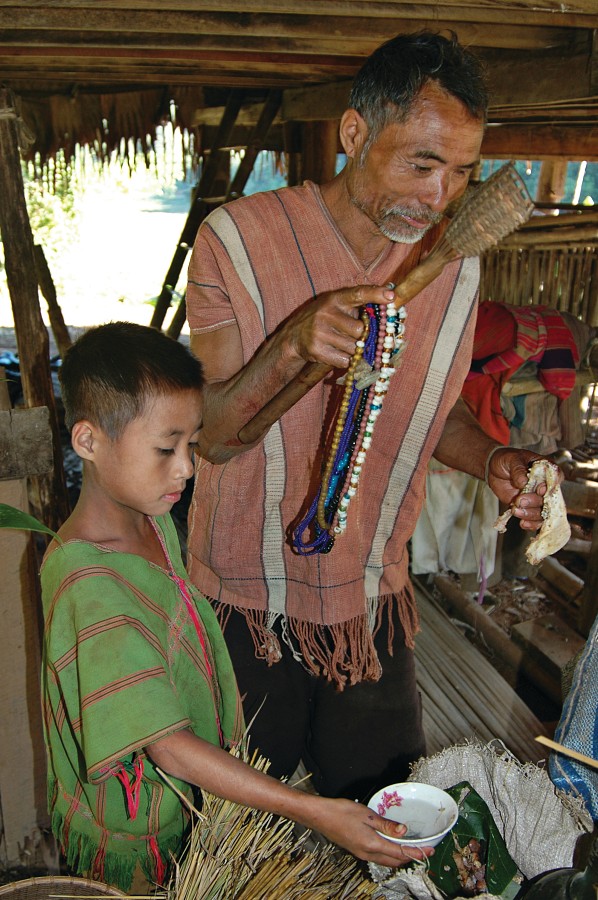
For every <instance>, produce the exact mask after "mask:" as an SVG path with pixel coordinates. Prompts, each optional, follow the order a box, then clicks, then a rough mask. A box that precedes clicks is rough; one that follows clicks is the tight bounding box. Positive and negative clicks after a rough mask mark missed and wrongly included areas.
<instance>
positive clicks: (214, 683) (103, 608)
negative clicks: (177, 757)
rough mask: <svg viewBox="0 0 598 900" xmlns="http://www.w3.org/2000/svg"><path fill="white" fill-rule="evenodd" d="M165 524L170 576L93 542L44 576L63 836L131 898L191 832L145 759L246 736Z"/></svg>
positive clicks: (200, 605)
mask: <svg viewBox="0 0 598 900" xmlns="http://www.w3.org/2000/svg"><path fill="white" fill-rule="evenodd" d="M154 524H155V525H156V526H157V527H158V529H159V531H158V533H159V535H160V536H161V537H162V538H163V542H164V545H165V548H166V551H167V555H168V556H169V557H170V563H171V565H170V571H167V570H166V569H162V568H160V567H159V566H156V565H153V564H152V563H149V562H148V561H147V560H145V559H143V558H142V557H140V556H136V555H133V554H129V553H119V552H116V551H111V550H109V549H107V548H105V547H102V546H99V545H96V544H90V543H87V542H85V541H68V542H66V543H64V544H63V545H62V546H59V547H58V548H56V549H55V550H54V551H53V552H52V553H51V554H50V555H49V556H48V557H47V559H46V560H45V561H44V564H43V566H42V570H41V582H42V599H43V605H44V617H45V634H44V665H43V676H42V680H43V685H42V688H43V711H44V727H45V735H46V744H47V753H48V792H49V807H50V811H51V814H52V827H53V831H54V833H55V834H56V836H57V837H58V840H59V841H60V844H61V846H62V848H63V850H64V852H65V854H66V857H67V861H68V863H69V864H70V865H71V866H72V867H73V868H74V869H75V870H76V871H78V872H79V873H81V874H86V875H88V876H91V877H96V878H100V879H101V880H103V881H106V882H108V883H111V884H116V885H117V886H119V887H121V888H123V889H124V890H127V889H128V887H129V886H130V883H131V878H132V876H133V871H134V869H135V867H136V865H137V863H139V864H140V865H141V867H142V869H143V871H144V872H145V873H146V875H147V877H148V878H149V879H150V880H154V881H161V880H162V879H163V877H164V870H165V865H166V863H167V860H168V859H169V856H170V853H171V852H173V853H175V854H176V853H177V852H178V850H179V849H180V848H181V842H182V838H183V834H184V830H185V827H186V822H187V815H186V811H185V809H184V806H183V804H182V803H181V801H180V799H179V797H178V796H177V795H176V793H175V792H174V791H173V790H172V789H171V788H170V787H169V786H168V785H167V784H166V783H165V782H164V780H163V779H162V778H161V777H160V775H159V774H158V773H157V772H156V770H155V768H154V766H153V765H152V762H151V760H150V759H149V758H148V757H147V756H146V755H145V753H144V751H143V748H144V747H145V746H146V745H147V744H150V743H152V742H153V741H156V740H158V739H159V738H161V737H164V736H165V735H167V734H171V733H172V732H175V731H178V730H180V729H183V728H189V729H190V730H191V731H193V733H194V734H196V735H198V736H199V737H201V738H203V739H205V740H207V741H209V742H210V743H212V744H215V745H220V744H221V745H223V746H229V745H230V744H231V743H236V742H238V741H239V739H240V738H241V736H242V733H243V719H242V712H241V705H240V700H239V695H238V691H237V686H236V681H235V677H234V673H233V670H232V666H231V663H230V659H229V656H228V651H227V649H226V646H225V643H224V640H223V637H222V633H221V631H220V627H219V625H218V622H217V620H216V618H215V615H214V613H213V611H212V609H211V607H210V605H209V603H208V602H207V601H206V600H205V599H204V598H203V597H202V596H201V595H200V594H199V593H198V591H197V589H196V588H195V587H194V586H193V585H192V584H191V582H189V581H188V580H187V576H186V572H185V569H184V566H183V562H182V559H181V555H180V549H179V543H178V537H177V533H176V530H175V528H174V525H173V522H172V520H171V518H170V516H163V517H159V518H157V519H156V520H154ZM183 581H184V586H183V590H181V583H182V582H183ZM185 586H186V589H187V591H188V599H187V601H186V600H185V596H184V593H185ZM189 595H190V596H189ZM189 601H191V602H192V603H193V606H192V607H191V610H190V608H189V605H188V603H189ZM194 610H196V611H197V613H198V614H199V617H198V616H197V615H195V613H194ZM194 619H195V622H194ZM173 783H175V784H176V785H177V787H178V788H179V789H180V790H181V791H182V792H183V793H186V794H187V795H190V788H189V786H188V785H186V784H185V783H184V782H181V781H177V780H176V779H173Z"/></svg>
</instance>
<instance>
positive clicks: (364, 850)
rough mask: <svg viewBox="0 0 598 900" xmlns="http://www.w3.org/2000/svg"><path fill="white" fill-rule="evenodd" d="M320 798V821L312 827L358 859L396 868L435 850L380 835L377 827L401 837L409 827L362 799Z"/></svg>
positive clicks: (392, 835)
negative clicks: (386, 816) (353, 801)
mask: <svg viewBox="0 0 598 900" xmlns="http://www.w3.org/2000/svg"><path fill="white" fill-rule="evenodd" d="M317 800H318V803H319V808H318V810H317V818H318V821H317V823H314V824H313V827H314V828H317V829H318V831H321V832H322V834H324V835H325V836H326V837H327V838H328V839H329V840H331V841H333V842H334V843H335V844H338V845H339V847H343V848H344V849H345V850H348V851H349V853H352V854H353V856H356V857H357V858H358V859H363V860H367V861H368V862H375V863H378V865H381V866H389V867H391V868H396V867H398V866H405V865H407V864H408V863H410V862H412V861H413V860H414V859H417V860H421V859H425V858H426V857H428V856H432V855H433V853H434V849H433V847H419V848H416V847H406V846H404V845H402V844H395V843H392V842H391V841H387V840H386V838H383V837H381V835H379V834H377V831H381V832H383V833H384V834H387V835H388V836H389V837H393V838H400V837H401V836H402V835H404V834H405V832H406V830H407V829H406V827H405V826H404V825H401V824H399V823H398V822H392V821H390V819H384V818H383V817H382V816H379V815H378V814H377V813H375V812H374V811H373V810H371V809H369V808H368V807H367V806H363V804H361V803H352V802H351V801H350V800H330V799H327V798H325V797H318V798H317Z"/></svg>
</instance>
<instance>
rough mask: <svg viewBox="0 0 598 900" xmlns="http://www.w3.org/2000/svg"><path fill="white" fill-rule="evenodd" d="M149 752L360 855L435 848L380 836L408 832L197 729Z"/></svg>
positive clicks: (418, 854)
mask: <svg viewBox="0 0 598 900" xmlns="http://www.w3.org/2000/svg"><path fill="white" fill-rule="evenodd" d="M145 751H146V753H147V755H148V756H149V757H150V758H151V759H152V761H153V762H154V763H155V764H156V765H157V766H159V767H160V768H161V769H163V771H164V772H166V773H167V774H169V775H172V776H174V777H175V778H180V779H182V780H184V781H187V782H188V783H189V784H194V785H196V786H197V787H199V788H203V789H204V790H206V791H209V792H210V793H212V794H215V795H216V796H218V797H223V798H224V799H226V800H231V801H233V802H235V803H240V804H242V805H243V806H249V807H252V808H253V809H261V810H267V811H268V812H272V813H274V814H275V815H280V816H284V817H285V818H287V819H292V820H293V821H294V822H299V823H300V824H301V825H305V826H306V827H307V828H313V829H315V830H317V831H320V832H321V833H322V834H324V835H325V836H326V837H327V838H329V840H331V841H333V842H334V843H335V844H338V845H339V846H341V847H344V848H345V849H346V850H348V851H349V852H350V853H352V854H353V855H354V856H356V857H358V858H359V859H367V860H370V861H372V862H376V863H379V864H380V865H383V866H392V867H394V866H402V865H405V864H406V863H408V862H410V861H411V860H412V859H421V858H423V857H424V856H429V855H431V853H432V852H433V851H432V850H431V849H430V848H426V849H425V850H423V851H418V850H414V849H412V848H408V849H407V848H403V847H401V845H400V844H394V843H391V842H390V841H387V840H385V839H384V838H383V837H380V835H378V834H377V833H376V829H378V831H383V832H385V833H386V834H388V835H389V836H391V837H395V838H396V837H400V836H401V835H402V834H404V830H403V826H400V825H397V824H396V823H393V822H391V821H390V820H388V819H384V818H382V817H381V816H378V815H377V814H376V813H375V812H373V811H372V810H371V809H368V808H367V807H365V806H363V805H361V804H360V803H353V802H351V801H350V800H331V799H328V798H326V797H318V796H317V795H315V794H309V793H307V792H305V791H301V790H297V789H296V788H292V787H289V786H288V785H286V784H284V783H283V782H281V781H278V780H277V779H276V778H272V777H271V776H269V775H265V774H264V773H263V772H259V771H258V770H257V769H253V768H252V767H251V766H249V765H248V764H247V763H245V762H243V761H242V760H240V759H237V758H236V757H234V756H231V755H230V754H229V753H227V752H226V750H222V749H221V748H220V747H214V746H213V745H212V744H210V743H208V742H207V741H204V740H202V739H201V738H199V737H197V736H196V735H194V734H193V733H192V732H191V731H188V730H183V731H177V732H175V733H174V734H170V735H168V736H167V737H165V738H161V739H160V740H159V741H156V742H155V743H153V744H149V745H148V746H147V747H146V748H145Z"/></svg>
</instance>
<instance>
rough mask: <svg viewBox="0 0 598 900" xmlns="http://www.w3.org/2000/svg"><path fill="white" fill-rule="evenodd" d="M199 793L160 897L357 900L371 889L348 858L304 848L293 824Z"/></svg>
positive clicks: (263, 767)
mask: <svg viewBox="0 0 598 900" xmlns="http://www.w3.org/2000/svg"><path fill="white" fill-rule="evenodd" d="M232 752H234V753H235V754H236V755H238V756H240V757H241V758H243V759H245V761H246V762H248V763H249V764H250V765H251V766H253V767H254V768H255V769H258V770H259V771H262V772H266V771H267V769H268V767H269V762H268V761H267V760H266V759H264V758H263V757H260V756H257V755H256V754H254V755H253V757H252V758H248V754H247V752H246V751H245V750H241V751H238V752H237V751H232ZM166 780H167V781H168V779H166ZM202 796H203V805H202V809H201V812H200V811H198V810H196V809H195V808H191V813H192V830H191V835H190V839H189V843H188V846H187V848H186V851H185V853H184V854H183V856H182V858H181V859H180V860H179V861H178V862H177V863H176V866H175V871H174V874H173V878H172V881H171V883H170V885H169V886H168V888H167V893H166V900H295V898H296V900H299V898H301V900H328V898H335V900H336V898H339V900H343V898H346V900H349V898H351V900H361V898H366V897H371V896H372V895H373V893H374V891H375V890H376V887H377V886H376V884H375V883H374V882H372V881H371V880H369V879H366V878H364V877H363V876H362V875H361V872H360V870H359V865H358V863H357V861H356V860H355V859H354V858H353V857H351V856H349V855H347V854H344V853H342V852H339V851H338V849H337V848H335V847H333V846H332V845H328V846H325V847H316V849H315V850H307V849H306V848H305V842H306V839H307V838H308V837H309V833H304V834H303V835H302V836H301V837H296V835H295V825H294V823H293V822H290V821H289V820H287V819H282V818H279V817H276V816H273V815H272V814H271V813H267V812H260V811H259V810H254V809H249V808H248V807H245V806H240V805H239V804H237V803H233V802H231V801H229V800H223V799H222V798H220V797H216V796H214V795H212V794H208V793H205V792H204V793H203V794H202Z"/></svg>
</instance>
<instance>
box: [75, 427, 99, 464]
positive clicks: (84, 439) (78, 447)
mask: <svg viewBox="0 0 598 900" xmlns="http://www.w3.org/2000/svg"><path fill="white" fill-rule="evenodd" d="M94 443H95V427H94V426H93V425H92V424H91V422H88V421H86V420H85V419H82V420H81V421H80V422H75V424H74V425H73V427H72V429H71V444H72V445H73V450H74V451H75V453H76V454H77V456H80V457H81V459H93V453H94Z"/></svg>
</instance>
